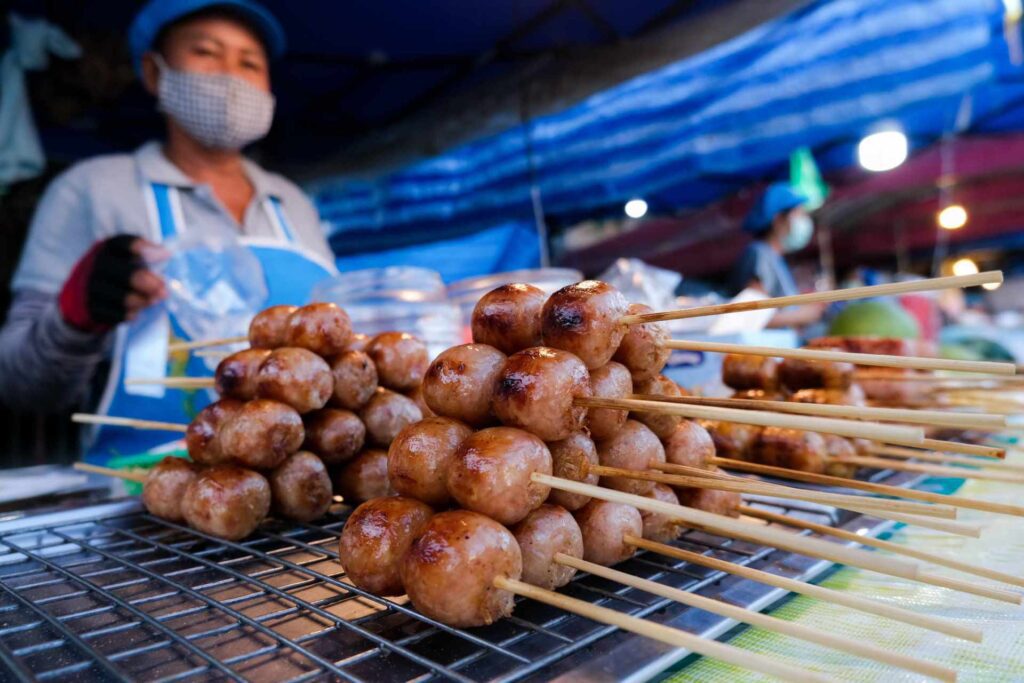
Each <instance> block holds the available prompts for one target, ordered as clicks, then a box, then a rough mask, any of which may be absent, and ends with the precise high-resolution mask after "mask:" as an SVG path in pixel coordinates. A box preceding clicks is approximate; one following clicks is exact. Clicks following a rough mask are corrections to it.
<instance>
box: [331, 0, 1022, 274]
mask: <svg viewBox="0 0 1024 683" xmlns="http://www.w3.org/2000/svg"><path fill="white" fill-rule="evenodd" d="M1003 20H1004V5H1003V3H1002V2H1001V0H829V1H824V0H822V1H819V2H812V3H809V4H808V6H807V7H805V8H803V9H802V10H800V11H797V12H795V13H792V14H790V15H787V16H785V17H782V18H780V19H778V20H775V21H772V22H769V23H767V24H764V25H762V26H759V27H757V28H756V29H753V30H751V31H749V32H747V33H745V34H743V35H741V36H739V37H737V38H735V39H733V40H730V41H728V42H725V43H722V44H720V45H718V46H717V47H715V48H713V49H711V50H708V51H706V52H704V53H701V54H699V55H696V56H694V57H691V58H688V59H685V60H682V61H680V62H677V63H674V64H671V65H669V66H667V67H664V68H662V69H659V70H657V71H654V72H651V73H649V74H645V75H643V76H640V77H638V78H634V79H632V80H630V81H628V82H625V83H623V84H621V85H619V86H617V87H615V88H612V89H610V90H607V91H605V92H601V93H598V94H595V95H593V96H591V97H588V98H587V99H585V100H584V101H582V102H580V103H578V104H577V105H575V106H573V107H571V108H568V109H566V110H564V111H562V112H559V113H556V114H552V115H548V116H544V117H541V118H537V119H535V120H534V121H532V122H530V123H529V124H528V125H525V126H517V127H514V128H512V129H509V130H507V131H505V132H503V133H500V134H497V135H494V136H491V137H488V138H485V139H481V140H478V141H475V142H473V143H470V144H466V145H463V146H460V147H458V148H455V149H452V150H450V151H448V152H446V153H444V154H441V155H439V156H436V157H434V158H431V159H428V160H424V161H421V162H418V163H415V164H413V165H411V166H409V167H406V168H404V169H402V170H399V171H397V172H394V173H391V174H389V175H387V176H385V177H382V178H379V179H377V180H375V181H372V182H365V181H364V182H358V183H352V182H346V181H345V180H343V179H342V180H336V181H330V180H327V181H323V182H320V183H318V184H317V186H316V187H315V188H314V190H315V195H316V200H317V203H318V205H319V207H320V210H321V212H322V215H323V217H324V219H325V220H327V221H329V222H330V224H331V226H332V230H333V231H334V234H333V238H332V243H333V244H334V245H335V247H336V249H338V250H339V252H340V253H342V254H344V253H346V252H350V251H351V250H352V248H351V245H360V244H364V245H368V246H367V248H369V249H379V248H382V247H383V245H385V244H387V243H388V242H390V241H398V242H399V243H404V244H411V243H415V242H422V241H431V240H436V239H439V238H442V237H443V238H455V237H457V236H459V235H465V234H469V233H472V232H474V231H477V230H483V229H488V228H491V227H492V226H496V225H500V224H504V223H507V222H508V221H509V220H521V221H530V220H531V218H530V216H531V204H530V186H531V177H532V178H534V179H535V181H536V183H537V186H538V187H539V190H540V195H541V198H542V202H543V207H544V210H545V213H546V214H547V215H549V216H555V217H559V218H561V219H563V220H565V219H570V218H575V217H582V216H587V215H593V214H599V213H603V212H607V211H610V210H612V209H613V208H618V207H621V204H622V202H623V201H625V200H626V199H628V198H630V197H634V196H639V197H644V198H646V199H647V200H648V203H649V204H651V205H652V208H653V209H654V210H656V211H657V210H659V209H665V208H670V207H671V208H676V207H685V206H700V205H703V204H705V203H707V202H709V201H712V200H714V199H717V198H719V197H721V196H723V195H724V194H726V193H729V192H733V191H735V190H736V189H738V188H740V187H743V186H745V185H747V184H749V183H750V182H752V181H754V180H758V179H763V178H764V177H766V176H770V175H773V174H781V173H784V172H785V169H786V168H787V166H786V164H787V160H788V157H789V154H790V153H791V152H792V151H793V150H794V149H795V148H797V147H799V146H805V145H806V146H811V147H812V148H813V150H814V154H815V157H816V158H817V159H818V160H819V162H820V165H821V167H822V170H823V171H825V172H828V171H829V170H833V169H836V168H843V167H846V166H849V165H851V164H852V163H853V161H854V156H853V155H854V146H855V144H856V142H857V140H859V138H860V137H861V136H862V135H864V134H865V133H867V132H870V131H871V129H872V128H873V127H874V126H876V125H878V124H879V123H882V122H887V121H894V122H898V123H899V124H900V125H901V126H902V127H903V128H904V129H905V130H906V131H907V133H908V134H909V136H910V138H911V144H912V145H922V144H925V143H927V142H930V141H932V140H933V139H934V138H935V137H936V136H938V135H940V134H942V133H943V132H944V131H950V130H952V129H953V128H954V123H955V120H956V116H957V112H958V111H963V110H964V107H963V101H964V98H965V96H966V95H970V98H971V107H970V112H971V121H972V122H973V123H972V125H971V127H970V128H971V129H973V130H1005V129H1008V128H1020V127H1022V126H1024V110H1022V109H1021V107H1020V104H1021V102H1022V101H1024V72H1022V70H1021V68H1020V67H1016V66H1013V65H1011V64H1010V60H1009V57H1008V54H1009V50H1008V47H1007V43H1006V41H1005V40H1004V33H1003ZM1016 30H1018V31H1019V27H1017V29H1016ZM528 139H529V141H530V142H529V148H530V149H531V150H532V155H533V157H532V159H533V164H534V169H533V173H532V174H531V171H530V168H529V164H528V161H527V159H528V156H527V149H528V143H527V140H528ZM346 245H348V246H346Z"/></svg>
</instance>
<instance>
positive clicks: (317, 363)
mask: <svg viewBox="0 0 1024 683" xmlns="http://www.w3.org/2000/svg"><path fill="white" fill-rule="evenodd" d="M333 393H334V378H333V377H332V376H331V368H330V366H329V365H327V361H325V360H324V359H323V358H321V357H320V356H318V355H316V354H315V353H313V352H312V351H308V350H306V349H300V348H295V347H288V346H285V347H282V348H279V349H274V350H273V351H271V352H270V355H269V356H267V358H266V360H264V361H263V364H262V365H260V369H259V373H258V375H257V386H256V396H257V397H258V398H269V399H271V400H274V401H280V402H281V403H287V404H288V405H290V406H291V407H292V408H295V410H297V411H299V412H300V413H308V412H309V411H311V410H318V409H320V408H323V407H324V406H325V405H326V404H327V401H328V399H330V398H331V395H332V394H333Z"/></svg>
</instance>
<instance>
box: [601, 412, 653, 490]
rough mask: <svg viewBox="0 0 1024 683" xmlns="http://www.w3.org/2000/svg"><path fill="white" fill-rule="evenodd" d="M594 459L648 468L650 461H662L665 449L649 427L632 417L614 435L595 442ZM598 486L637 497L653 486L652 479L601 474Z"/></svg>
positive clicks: (613, 464)
mask: <svg viewBox="0 0 1024 683" xmlns="http://www.w3.org/2000/svg"><path fill="white" fill-rule="evenodd" d="M597 459H598V460H599V461H600V463H601V464H602V465H604V466H605V467H618V468H621V469H626V470H648V469H650V467H651V465H653V464H657V463H663V462H665V448H664V447H663V446H662V445H661V442H660V441H658V437H657V436H655V435H654V432H652V431H651V430H650V429H648V428H647V427H645V426H644V425H642V424H640V423H639V422H637V421H636V420H627V421H626V424H625V425H623V427H622V429H620V430H619V431H618V432H617V433H616V434H615V436H613V437H612V438H610V439H605V440H604V441H599V442H598V443H597ZM601 485H602V486H607V487H608V488H610V489H616V490H618V491H625V492H626V493H635V494H637V495H640V496H643V495H646V494H648V493H650V492H651V489H653V488H654V482H652V481H644V480H643V479H631V478H629V477H601Z"/></svg>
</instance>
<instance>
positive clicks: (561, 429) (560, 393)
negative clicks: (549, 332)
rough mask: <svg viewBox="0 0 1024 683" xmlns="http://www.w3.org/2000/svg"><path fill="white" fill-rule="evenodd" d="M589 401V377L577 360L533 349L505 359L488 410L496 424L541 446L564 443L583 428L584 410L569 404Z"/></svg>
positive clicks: (568, 355)
mask: <svg viewBox="0 0 1024 683" xmlns="http://www.w3.org/2000/svg"><path fill="white" fill-rule="evenodd" d="M587 396H590V375H589V373H588V372H587V368H586V367H585V366H584V365H583V362H582V361H580V359H579V358H577V357H576V356H574V355H572V354H571V353H568V352H566V351H560V350H558V349H551V348H547V347H543V346H539V347H536V348H532V349H526V350H525V351H520V352H519V353H514V354H512V355H511V356H509V357H508V360H507V361H506V362H505V365H504V367H503V368H502V370H501V375H500V376H499V379H498V384H497V388H496V389H495V392H494V398H493V401H492V406H491V407H492V409H493V410H494V414H495V415H496V416H497V418H498V419H499V420H501V422H502V424H505V425H508V426H510V427H519V428H521V429H525V430H527V431H529V432H532V433H534V434H536V435H537V436H539V437H540V438H541V439H543V440H545V441H558V440H560V439H566V438H568V437H569V436H571V435H572V434H573V433H574V432H578V431H579V430H580V429H582V428H583V424H584V420H585V419H586V416H587V409H586V408H584V407H582V406H577V405H575V403H574V400H575V399H577V398H581V397H587Z"/></svg>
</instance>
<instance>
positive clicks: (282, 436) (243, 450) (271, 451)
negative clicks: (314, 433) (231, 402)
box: [218, 399, 306, 470]
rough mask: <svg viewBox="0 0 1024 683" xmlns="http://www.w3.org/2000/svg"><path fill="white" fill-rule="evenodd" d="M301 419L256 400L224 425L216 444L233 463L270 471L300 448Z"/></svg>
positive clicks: (281, 407) (280, 405)
mask: <svg viewBox="0 0 1024 683" xmlns="http://www.w3.org/2000/svg"><path fill="white" fill-rule="evenodd" d="M305 434H306V433H305V429H304V428H303V426H302V417H301V416H300V415H299V414H298V413H297V412H295V409H294V408H292V407H290V406H287V405H285V404H284V403H278V402H277V401H268V400H264V399H257V400H255V401H249V402H248V403H246V404H244V405H243V406H242V407H241V408H239V409H238V411H237V412H235V413H234V414H233V415H231V416H229V417H228V418H227V419H226V420H225V421H224V423H223V426H222V427H221V430H220V436H219V437H218V440H219V442H220V448H221V451H222V453H223V454H224V455H225V456H226V457H227V458H229V459H231V460H232V461H234V462H236V463H239V464H241V465H245V466H246V467H252V468H254V469H258V470H271V469H274V468H275V467H277V466H278V465H280V464H281V463H282V462H283V461H284V459H285V458H287V457H288V456H289V455H291V454H292V453H295V452H296V451H298V450H299V448H301V447H302V442H303V441H304V440H305Z"/></svg>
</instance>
